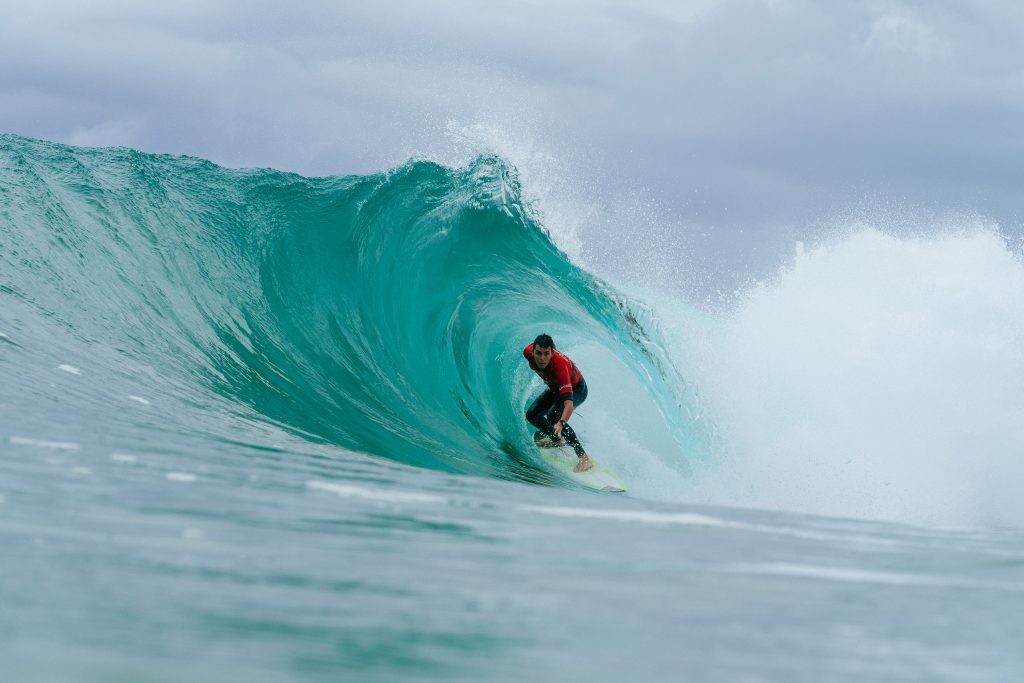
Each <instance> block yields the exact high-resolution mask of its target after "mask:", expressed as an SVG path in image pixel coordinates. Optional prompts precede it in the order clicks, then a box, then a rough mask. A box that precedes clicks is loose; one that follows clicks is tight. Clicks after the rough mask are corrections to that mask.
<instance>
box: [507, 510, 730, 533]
mask: <svg viewBox="0 0 1024 683" xmlns="http://www.w3.org/2000/svg"><path fill="white" fill-rule="evenodd" d="M519 509H520V510H523V511H524V512H535V513H538V514H542V515H550V516H552V517H574V518H579V519H607V520H613V521H617V522H639V523H641V524H653V525H659V526H661V525H681V526H705V527H734V528H738V527H743V526H745V525H741V524H736V523H733V522H728V521H726V520H723V519H718V518H717V517H710V516H708V515H699V514H693V513H687V512H675V513H664V512H651V511H648V510H600V509H592V508H575V507H560V506H548V505H520V506H519Z"/></svg>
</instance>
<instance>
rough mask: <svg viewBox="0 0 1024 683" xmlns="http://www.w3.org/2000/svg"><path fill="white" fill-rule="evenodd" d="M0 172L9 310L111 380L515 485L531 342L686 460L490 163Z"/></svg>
mask: <svg viewBox="0 0 1024 683" xmlns="http://www.w3.org/2000/svg"><path fill="white" fill-rule="evenodd" d="M0 159H2V160H3V163H2V167H3V169H4V170H3V171H2V176H0V192H2V193H3V207H2V213H0V239H2V240H3V241H4V242H5V243H6V246H5V248H4V249H2V250H0V259H2V261H0V263H2V265H3V269H4V273H5V274H4V280H5V282H4V288H3V296H4V297H5V299H7V300H8V301H9V302H11V308H10V309H9V310H10V311H14V310H15V307H17V310H18V311H19V312H21V313H22V314H23V315H24V316H28V317H30V318H34V319H38V320H40V321H43V320H45V321H48V324H50V325H51V326H52V324H53V323H56V327H55V328H54V329H57V330H60V332H59V333H58V336H59V337H61V340H60V341H58V340H56V339H52V340H51V341H52V343H53V345H54V348H57V347H60V348H61V349H62V351H61V353H63V354H64V356H66V357H83V356H89V357H92V358H93V359H94V361H95V362H96V363H98V362H99V361H98V360H96V359H98V358H100V357H109V358H112V359H115V360H111V361H109V362H108V363H107V369H106V370H101V371H100V372H101V373H102V372H107V373H108V374H109V375H110V379H111V381H113V378H114V375H115V374H116V373H117V370H118V362H116V359H117V358H121V359H130V360H131V361H132V362H134V363H136V364H141V365H144V366H145V367H146V368H148V369H149V370H150V371H151V374H153V375H154V376H155V375H159V376H161V377H164V378H171V380H172V381H173V383H174V384H175V385H176V386H178V387H184V389H183V390H182V391H183V392H184V394H185V396H184V400H185V402H186V403H197V402H199V401H198V399H197V398H195V397H189V396H188V392H190V391H196V392H213V393H214V394H216V395H217V396H218V397H220V398H222V399H225V400H226V404H225V405H227V406H228V409H229V410H230V411H232V412H235V413H236V414H244V415H247V416H249V417H251V416H256V417H257V418H258V419H260V420H264V421H266V422H269V423H272V424H274V425H276V426H278V427H283V428H285V429H286V430H288V431H290V432H292V433H296V434H300V435H302V436H303V437H304V438H307V439H310V440H313V441H319V442H323V443H329V444H334V445H338V446H342V447H344V448H347V449H350V450H355V451H359V452H364V453H369V454H374V455H380V456H385V457H388V458H391V459H393V460H396V461H400V462H403V463H406V464H412V465H416V466H422V467H429V468H434V469H441V470H446V471H453V472H464V473H476V474H486V475H490V476H498V477H502V478H530V477H531V476H534V475H533V474H531V472H533V468H532V466H531V465H530V459H529V458H528V457H523V456H524V455H525V454H526V453H528V452H529V449H528V444H529V442H528V441H527V439H528V431H527V430H526V425H525V422H524V420H523V418H522V410H523V407H524V406H525V404H526V402H527V401H528V400H529V398H530V394H531V392H532V391H534V390H535V386H534V385H533V384H531V379H532V378H531V377H530V373H529V372H525V371H524V370H525V366H524V363H523V361H522V358H521V356H520V353H521V349H522V348H523V346H524V345H525V344H526V343H528V342H529V341H530V340H531V339H532V338H533V337H534V336H535V335H536V334H537V333H539V332H541V331H543V332H548V333H550V334H552V335H553V336H554V337H555V339H556V340H557V341H558V342H559V344H560V346H561V347H562V348H567V349H573V348H576V347H579V346H591V347H597V348H601V349H603V350H604V351H603V353H604V356H605V357H611V358H614V359H617V361H618V362H619V363H620V365H621V366H622V368H625V369H626V370H628V373H629V374H631V375H632V376H633V377H635V378H636V379H638V380H639V381H641V382H642V383H643V384H644V386H646V388H647V393H648V397H649V401H650V403H651V404H652V405H653V406H656V408H657V411H658V412H660V413H661V414H662V415H663V416H664V419H665V420H666V423H667V424H668V426H669V431H670V432H672V433H673V434H674V435H675V437H676V439H675V440H676V442H677V443H678V444H679V445H680V447H681V448H682V449H683V450H687V451H688V452H690V453H691V454H697V453H699V452H701V451H702V449H703V448H704V446H703V444H704V443H705V441H706V436H704V435H703V434H702V431H701V430H702V429H703V428H702V427H701V426H700V425H699V420H696V419H694V418H693V417H692V416H694V415H696V414H697V409H696V398H695V397H694V396H693V395H692V394H691V393H690V392H689V391H688V389H687V387H686V385H685V384H684V383H682V382H681V380H680V378H679V376H678V373H677V372H676V371H675V370H674V368H673V366H672V365H671V364H670V363H669V362H668V361H667V360H666V357H665V355H664V354H663V353H662V352H661V351H660V348H661V345H660V343H659V342H658V341H657V332H656V331H655V330H654V329H653V328H652V327H651V325H650V321H649V319H648V318H646V317H645V312H644V310H643V309H642V308H641V307H639V306H637V305H634V304H631V303H629V302H628V301H627V300H626V299H624V298H623V297H621V296H619V295H617V294H615V293H614V292H613V291H612V290H611V289H610V288H609V287H607V286H606V285H604V284H603V283H601V282H600V281H598V280H596V279H595V278H594V277H593V276H591V275H589V274H588V273H586V272H585V271H583V270H581V269H580V268H578V267H576V266H575V265H574V264H573V263H571V262H570V261H569V260H568V259H567V258H566V257H565V255H564V254H563V253H562V252H560V251H559V250H558V249H557V248H556V246H555V245H554V244H553V243H552V241H551V240H550V239H549V237H548V235H547V234H546V233H545V231H544V230H543V229H542V228H541V226H540V225H539V222H538V220H537V219H536V218H535V217H534V215H533V212H532V211H531V210H530V207H529V206H528V204H527V203H524V201H523V199H522V198H521V193H520V188H519V184H518V182H517V178H516V173H515V171H514V169H510V168H509V167H507V166H506V165H505V164H504V163H503V162H502V160H501V159H499V158H495V157H479V158H477V159H476V160H475V161H474V162H473V163H472V164H470V165H469V166H468V167H466V168H462V169H450V168H446V167H443V166H440V165H438V164H435V163H430V162H425V161H412V162H409V163H407V164H406V165H404V166H402V167H400V168H397V169H394V170H392V171H389V172H386V173H382V174H378V175H369V176H361V177H355V176H350V177H325V178H305V177H301V176H298V175H294V174H287V173H281V172H277V171H271V170H229V169H224V168H221V167H218V166H216V165H214V164H212V163H209V162H206V161H202V160H198V159H192V158H186V157H170V156H158V155H147V154H142V153H139V152H136V151H132V150H127V149H79V148H73V147H67V146H63V145H57V144H52V143H46V142H41V141H34V140H28V139H25V138H21V137H17V136H3V137H0ZM12 315H14V314H13V313H12ZM22 322H24V321H22ZM22 326H24V325H22ZM30 326H31V325H30ZM101 349H107V350H110V353H109V354H106V355H104V354H103V353H99V352H98V351H99V350H101ZM586 370H587V369H586V367H584V371H585V372H586ZM102 383H103V377H102V376H101V378H100V382H98V384H102Z"/></svg>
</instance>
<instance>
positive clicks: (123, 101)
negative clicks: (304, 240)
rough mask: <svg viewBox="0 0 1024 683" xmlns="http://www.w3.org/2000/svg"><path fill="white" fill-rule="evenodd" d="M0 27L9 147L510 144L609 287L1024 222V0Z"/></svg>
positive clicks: (332, 159) (38, 9)
mask: <svg viewBox="0 0 1024 683" xmlns="http://www.w3.org/2000/svg"><path fill="white" fill-rule="evenodd" d="M2 14H3V17H4V21H3V22H2V23H0V132H5V133H15V134H20V135H26V136H31V137H38V138H44V139H48V140H54V141H58V142H65V143H70V144H75V145H87V146H91V145H97V146H107V145H118V146H129V147H134V148H136V149H141V150H144V151H149V152H163V153H172V154H186V155H192V156H199V157H204V158H207V159H211V160H213V161H215V162H217V163H220V164H224V165H227V166H260V167H274V168H278V169H284V170H290V171H295V172H299V173H303V174H307V175H328V174H351V173H369V172H374V171H378V170H381V169H385V168H389V167H392V166H395V165H398V164H401V163H402V162H404V161H405V160H406V159H408V158H410V157H426V158H432V159H436V160H439V161H443V162H446V163H460V159H464V158H465V157H466V155H467V154H471V153H474V152H478V151H494V152H497V153H499V154H501V155H503V156H504V157H506V158H507V159H508V160H509V161H510V162H511V163H513V164H514V165H515V166H516V167H517V168H519V169H520V171H521V173H522V177H523V181H524V184H525V186H526V190H527V192H528V193H531V194H532V195H533V196H535V197H537V198H538V201H539V203H540V204H541V205H542V207H544V208H545V209H546V215H547V220H548V222H549V226H548V227H549V228H550V229H551V230H552V231H553V232H554V233H557V234H558V235H561V240H562V243H563V244H564V245H567V249H568V250H569V251H575V252H576V253H577V254H578V255H579V256H580V257H581V258H582V259H583V260H584V261H588V262H589V263H591V264H592V265H593V266H594V267H595V268H596V269H597V270H598V271H599V272H609V273H614V272H616V271H620V272H626V271H631V270H632V271H633V272H636V271H637V268H636V261H637V260H638V259H639V260H641V261H644V262H646V263H652V262H654V261H655V260H656V256H658V258H660V259H661V260H662V261H667V262H669V263H670V265H669V266H668V267H667V268H663V269H662V270H663V271H664V272H665V273H667V274H666V275H665V277H666V278H669V279H671V278H673V277H676V278H679V277H688V276H687V275H684V274H683V273H689V274H691V275H692V274H693V273H694V272H699V273H703V276H702V277H701V278H697V279H699V280H700V281H701V282H702V283H704V284H703V286H704V287H705V288H712V289H713V288H715V287H718V288H721V287H723V286H726V287H728V286H732V285H734V284H735V283H736V282H739V281H741V280H742V279H743V278H744V277H750V276H755V277H756V276H758V275H759V274H761V273H764V272H767V271H770V270H771V269H772V268H775V267H777V266H778V264H779V262H780V259H783V258H784V257H785V255H786V254H791V253H792V251H793V244H794V241H797V240H800V241H811V242H813V241H814V240H815V239H818V238H819V237H820V236H821V235H824V234H827V233H828V232H829V231H832V230H835V229H836V226H837V225H838V226H841V225H844V224H849V223H851V222H855V221H857V220H869V221H875V222H880V223H884V224H885V226H884V227H887V229H890V230H894V231H899V230H918V231H920V230H925V231H927V230H929V229H933V226H935V225H938V224H942V225H949V224H950V222H951V219H950V218H949V216H954V217H955V216H973V217H980V218H981V219H983V220H985V221H988V222H991V223H994V224H998V226H999V229H1000V230H1002V231H1003V232H1004V234H1006V235H1008V236H1011V237H1019V235H1020V234H1021V232H1022V224H1024V210H1022V209H1024V199H1022V195H1021V193H1020V191H1019V190H1020V184H1021V181H1022V180H1024V173H1022V162H1021V159H1024V50H1022V49H1021V48H1020V47H1019V46H1020V45H1021V44H1024V35H1022V34H1024V5H1021V4H1020V3H1015V2H1007V1H993V2H949V1H947V0H934V1H931V2H896V1H890V0H858V1H846V0H839V1H836V2H827V3H825V2H811V1H803V0H697V1H692V2H685V1H680V2H669V1H665V2H660V1H654V0H642V1H638V2H613V1H609V0H594V1H590V2H583V1H573V0H568V1H564V2H555V1H540V0H538V1H533V0H506V1H505V2H503V3H500V4H499V3H480V2H469V1H457V0H438V1H436V2H429V3H427V2H411V1H410V2H375V3H366V2H296V3H272V2H260V1H256V2H246V3H238V2H226V1H217V0H210V1H193V0H179V1H177V2H174V3H160V2H153V3H137V2H122V1H117V2H115V1H113V0H96V1H94V2H89V3H82V2H69V1H62V0H54V1H51V2H45V3H28V2H12V1H11V0H7V2H4V8H3V13H2ZM964 220H967V219H966V218H965V219H964ZM952 222H953V223H955V222H956V219H955V218H954V219H952ZM709 283H710V284H709Z"/></svg>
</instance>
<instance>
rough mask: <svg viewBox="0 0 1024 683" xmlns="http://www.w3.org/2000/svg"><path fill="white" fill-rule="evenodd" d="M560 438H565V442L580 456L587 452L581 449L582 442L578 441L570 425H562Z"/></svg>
mask: <svg viewBox="0 0 1024 683" xmlns="http://www.w3.org/2000/svg"><path fill="white" fill-rule="evenodd" d="M562 438H563V439H565V443H567V444H568V445H569V446H571V447H572V449H573V450H574V451H576V455H578V456H580V455H586V454H587V452H586V451H585V450H583V444H581V443H580V440H579V437H578V436H576V432H574V431H573V429H572V427H570V426H569V425H567V424H565V425H562Z"/></svg>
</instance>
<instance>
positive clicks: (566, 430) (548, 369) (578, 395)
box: [523, 334, 593, 472]
mask: <svg viewBox="0 0 1024 683" xmlns="http://www.w3.org/2000/svg"><path fill="white" fill-rule="evenodd" d="M523 356H525V357H526V360H527V362H529V363H530V369H531V370H533V371H534V372H536V373H537V374H538V375H540V378H541V379H542V380H544V383H545V384H547V386H548V388H547V389H545V390H544V392H543V393H542V394H541V395H540V396H538V397H537V398H535V399H534V400H533V403H531V404H530V407H529V408H527V409H526V420H527V422H529V423H530V424H532V425H533V426H534V427H536V428H537V429H538V430H539V431H537V432H536V433H534V435H533V440H534V442H535V443H536V444H537V445H538V446H541V447H545V446H556V447H560V446H564V445H565V444H569V445H570V446H571V447H572V449H573V450H574V451H576V457H578V458H579V462H578V463H576V467H575V471H577V472H586V471H587V470H589V469H590V468H591V467H593V463H591V462H590V457H589V456H588V455H587V453H586V451H584V450H583V445H582V444H580V440H579V439H578V438H577V437H576V432H574V431H573V429H572V427H570V426H569V418H570V417H571V416H572V411H573V410H575V409H576V406H578V405H579V404H581V403H583V402H584V401H585V400H586V399H587V383H586V382H584V381H583V373H581V372H580V369H579V368H577V367H576V364H575V363H573V362H572V361H571V360H570V359H569V358H568V356H565V355H563V354H561V353H559V352H558V350H557V349H555V341H554V340H553V339H552V338H551V337H550V336H548V335H546V334H542V335H539V336H538V337H537V338H536V339H534V340H533V343H532V344H530V345H529V346H527V347H526V348H525V349H523Z"/></svg>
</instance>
